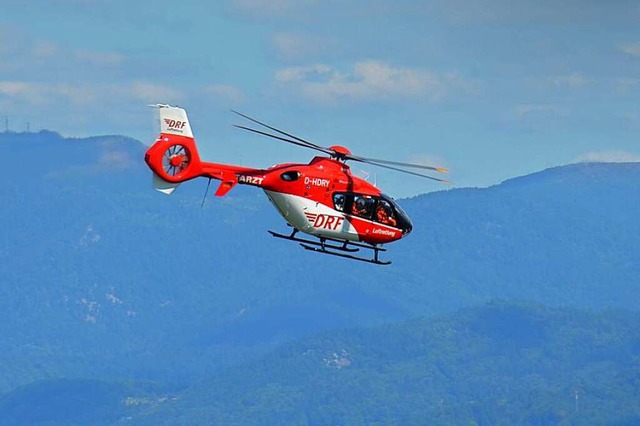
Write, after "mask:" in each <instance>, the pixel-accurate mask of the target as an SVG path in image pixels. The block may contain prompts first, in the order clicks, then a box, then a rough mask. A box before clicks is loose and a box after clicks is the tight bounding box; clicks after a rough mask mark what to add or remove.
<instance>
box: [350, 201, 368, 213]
mask: <svg viewBox="0 0 640 426" xmlns="http://www.w3.org/2000/svg"><path fill="white" fill-rule="evenodd" d="M351 213H353V214H355V215H357V216H366V215H367V204H366V203H365V201H364V198H362V197H360V198H358V199H356V200H355V202H354V203H353V207H351Z"/></svg>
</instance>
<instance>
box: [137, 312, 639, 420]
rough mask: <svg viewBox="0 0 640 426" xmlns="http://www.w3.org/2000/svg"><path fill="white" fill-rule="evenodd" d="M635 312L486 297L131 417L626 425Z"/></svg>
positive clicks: (635, 360) (330, 338)
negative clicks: (481, 302)
mask: <svg viewBox="0 0 640 426" xmlns="http://www.w3.org/2000/svg"><path fill="white" fill-rule="evenodd" d="M639 332H640V317H639V316H638V314H637V313H636V314H628V313H626V314H625V313H613V312H607V313H599V314H597V313H589V312H582V311H575V310H571V309H549V308H543V307H540V306H533V305H524V304H514V303H503V302H499V303H492V304H489V305H486V306H482V307H476V308H467V309H464V310H461V311H459V312H457V313H455V314H450V315H447V316H444V317H440V318H431V319H425V318H421V319H414V320H410V321H406V322H400V323H394V324H389V325H385V326H381V327H376V328H369V329H349V330H344V331H340V332H332V333H325V334H321V335H319V336H316V337H314V338H310V339H309V338H308V339H303V340H300V341H295V342H292V343H289V344H285V345H283V347H281V348H279V349H278V350H277V351H274V352H273V353H271V354H269V355H268V356H266V357H264V358H262V359H260V360H258V361H256V362H251V363H246V364H243V365H241V366H238V367H236V368H232V369H230V370H228V371H227V372H225V373H223V374H220V375H216V376H214V377H212V378H210V379H208V380H206V381H203V382H201V383H199V384H197V385H194V386H192V387H191V388H190V389H188V390H187V391H186V392H184V393H182V394H181V395H180V398H177V399H175V400H174V401H172V402H171V403H169V404H165V405H162V406H158V407H157V408H156V409H154V410H152V412H150V413H146V414H145V415H142V416H136V417H135V418H134V419H133V420H134V421H133V422H132V423H133V424H136V425H174V424H203V425H204V424H238V425H240V424H242V425H264V424H273V425H276V424H278V425H281V424H290V425H310V426H311V425H334V424H345V425H347V424H349V425H356V424H358V425H372V424H381V425H391V424H402V425H416V424H432V425H461V424H473V425H513V424H518V425H564V424H590V425H604V424H608V425H609V424H616V425H623V424H625V425H632V424H638V422H640V407H638V404H637V395H638V394H639V393H640V363H639V360H640V358H639V355H640V340H638V336H639V335H640V334H639Z"/></svg>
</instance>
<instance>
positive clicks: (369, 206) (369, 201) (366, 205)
mask: <svg viewBox="0 0 640 426" xmlns="http://www.w3.org/2000/svg"><path fill="white" fill-rule="evenodd" d="M375 204H376V199H375V198H373V197H372V196H370V195H354V197H353V203H352V205H351V214H354V215H356V216H360V217H364V218H366V219H371V215H372V214H373V208H374V206H375Z"/></svg>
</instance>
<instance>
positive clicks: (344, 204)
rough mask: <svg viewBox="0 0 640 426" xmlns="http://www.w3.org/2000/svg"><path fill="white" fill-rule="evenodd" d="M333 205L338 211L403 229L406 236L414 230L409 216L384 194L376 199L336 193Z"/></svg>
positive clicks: (368, 196) (361, 195)
mask: <svg viewBox="0 0 640 426" xmlns="http://www.w3.org/2000/svg"><path fill="white" fill-rule="evenodd" d="M333 203H334V207H335V209H336V210H338V211H341V212H345V213H349V214H351V215H353V216H357V217H361V218H363V219H367V220H372V221H374V222H378V223H381V224H384V225H387V226H392V227H394V228H398V229H401V230H402V233H403V234H405V235H406V234H408V233H409V232H411V230H412V229H413V224H412V223H411V220H410V219H409V216H408V215H407V214H406V213H405V212H404V210H402V208H401V207H400V206H399V205H398V203H396V202H395V200H394V199H393V198H391V197H389V196H388V195H384V194H383V195H382V196H380V197H375V196H372V195H366V194H354V193H349V192H336V193H334V194H333Z"/></svg>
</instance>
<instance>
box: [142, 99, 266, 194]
mask: <svg viewBox="0 0 640 426" xmlns="http://www.w3.org/2000/svg"><path fill="white" fill-rule="evenodd" d="M156 107H157V108H158V109H159V111H160V130H161V133H160V136H159V137H158V139H157V140H156V142H155V143H154V144H153V145H152V146H151V147H150V148H149V149H148V150H147V152H146V154H145V162H146V163H147V165H148V166H149V168H150V169H151V171H152V172H153V173H154V187H155V188H156V189H158V190H159V191H161V192H164V193H165V194H170V193H172V192H173V190H175V188H176V187H177V186H178V184H180V183H182V182H185V181H188V180H191V179H194V178H197V177H205V178H210V179H217V180H220V181H222V183H221V185H220V187H219V188H218V191H217V192H216V195H217V196H223V195H225V194H226V193H227V192H228V191H229V190H230V189H231V188H233V187H234V186H235V185H236V184H237V183H238V175H239V174H257V173H261V172H262V171H261V170H259V169H254V168H250V167H242V166H233V165H229V164H217V163H210V162H205V161H202V160H201V159H200V154H199V153H198V147H197V145H196V141H195V139H194V137H193V133H192V131H191V126H190V124H189V120H188V119H187V114H186V112H185V110H184V109H182V108H177V107H171V106H168V105H156Z"/></svg>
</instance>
